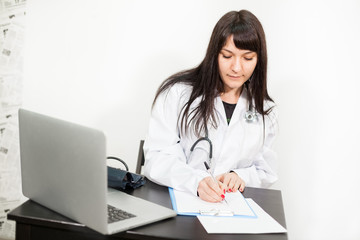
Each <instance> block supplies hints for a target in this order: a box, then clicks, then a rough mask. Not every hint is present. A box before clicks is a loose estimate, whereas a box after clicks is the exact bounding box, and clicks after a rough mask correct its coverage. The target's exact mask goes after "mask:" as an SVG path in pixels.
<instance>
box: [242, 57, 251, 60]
mask: <svg viewBox="0 0 360 240" xmlns="http://www.w3.org/2000/svg"><path fill="white" fill-rule="evenodd" d="M244 59H245V60H246V61H251V60H253V58H252V57H245V58H244Z"/></svg>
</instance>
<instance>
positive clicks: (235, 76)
mask: <svg viewBox="0 0 360 240" xmlns="http://www.w3.org/2000/svg"><path fill="white" fill-rule="evenodd" d="M227 76H228V77H230V78H240V77H241V76H237V75H229V74H227Z"/></svg>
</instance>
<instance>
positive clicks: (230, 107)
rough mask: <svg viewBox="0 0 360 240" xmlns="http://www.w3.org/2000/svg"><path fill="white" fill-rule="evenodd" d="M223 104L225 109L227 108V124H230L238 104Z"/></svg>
mask: <svg viewBox="0 0 360 240" xmlns="http://www.w3.org/2000/svg"><path fill="white" fill-rule="evenodd" d="M223 104H224V108H225V114H226V120H227V123H228V124H229V123H230V120H231V116H232V114H233V112H234V110H235V107H236V103H234V104H231V103H227V102H224V101H223Z"/></svg>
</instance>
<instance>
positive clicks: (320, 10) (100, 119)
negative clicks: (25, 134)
mask: <svg viewBox="0 0 360 240" xmlns="http://www.w3.org/2000/svg"><path fill="white" fill-rule="evenodd" d="M27 5H28V11H27V19H28V20H27V23H28V25H27V26H26V27H27V35H26V42H27V47H26V48H25V81H24V99H23V103H24V107H25V108H28V109H32V110H35V111H38V112H42V113H45V114H49V115H52V116H55V117H60V118H63V119H66V120H70V121H74V122H78V123H81V124H84V125H88V126H92V127H96V128H98V129H101V130H103V131H104V132H105V133H106V135H107V139H108V152H109V155H115V156H118V157H121V158H122V159H124V160H125V161H126V162H128V164H129V165H130V168H131V170H133V171H134V170H135V164H136V159H137V153H138V144H139V140H140V139H144V138H145V136H146V132H147V127H148V120H149V116H150V109H151V104H152V100H153V97H154V94H155V91H156V89H157V87H158V86H159V84H160V83H161V82H162V81H163V80H164V79H165V78H167V77H168V76H169V75H171V74H173V73H175V72H177V71H180V70H183V69H187V68H191V67H194V66H196V65H197V64H199V63H200V61H201V60H202V58H203V57H204V54H205V51H206V48H207V43H208V40H209V38H210V34H211V31H212V29H213V27H214V25H215V23H216V22H217V21H218V19H219V18H220V17H221V16H222V15H224V14H225V13H226V12H228V11H230V10H240V9H248V10H250V11H252V12H253V13H254V14H255V15H256V16H257V17H258V18H259V19H260V21H261V22H262V24H263V27H264V29H265V32H266V36H267V43H268V55H269V72H268V77H269V79H268V80H269V91H270V95H271V96H272V97H273V98H274V100H275V101H276V103H277V104H278V106H279V112H280V119H279V122H280V134H279V138H278V140H277V142H276V146H275V147H276V149H277V151H278V155H279V177H280V180H279V181H278V183H277V184H276V185H275V186H274V188H275V189H280V190H281V191H282V194H283V203H284V207H285V214H286V220H287V227H288V231H289V233H288V236H289V238H290V239H360V228H359V226H360V207H359V203H360V195H359V193H358V189H359V186H358V185H359V183H360V173H359V170H360V167H359V166H360V164H359V162H360V144H359V136H360V114H359V109H360V107H359V103H360V101H359V93H358V92H359V86H360V84H359V81H360V78H359V75H358V71H359V68H360V66H359V63H360V61H359V56H360V47H359V46H360V14H359V12H360V2H359V1H350V0H345V1H343V0H342V1H340V0H339V1H310V0H308V1H285V0H284V1H269V0H263V1H258V0H256V1H240V0H236V1H235V0H234V1H229V0H227V1H209V0H207V1H205V0H203V1H184V0H182V1H170V0H169V1H165V0H164V1H160V0H151V1H149V0H142V1H138V0H133V1H109V0H106V1H105V0H102V1H100V0H97V1H95V0H83V1H79V0H77V1H70V0H66V1H65V0H62V1H58V0H29V1H28V3H27Z"/></svg>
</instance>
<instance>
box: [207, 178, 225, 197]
mask: <svg viewBox="0 0 360 240" xmlns="http://www.w3.org/2000/svg"><path fill="white" fill-rule="evenodd" d="M215 181H216V180H214V179H212V178H208V179H206V183H207V184H208V186H209V188H211V190H212V191H214V192H215V193H216V194H217V195H218V197H220V198H221V197H222V196H221V195H223V194H224V190H223V189H222V185H221V182H218V181H216V182H215ZM208 193H209V192H208Z"/></svg>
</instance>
